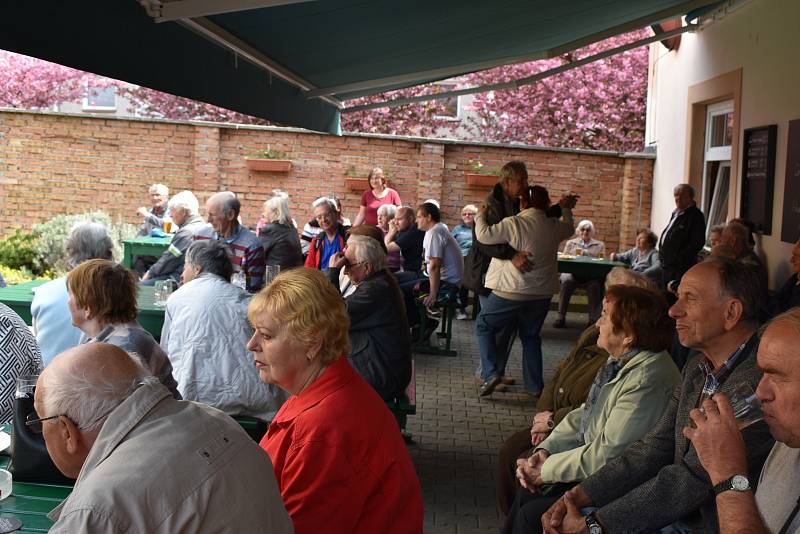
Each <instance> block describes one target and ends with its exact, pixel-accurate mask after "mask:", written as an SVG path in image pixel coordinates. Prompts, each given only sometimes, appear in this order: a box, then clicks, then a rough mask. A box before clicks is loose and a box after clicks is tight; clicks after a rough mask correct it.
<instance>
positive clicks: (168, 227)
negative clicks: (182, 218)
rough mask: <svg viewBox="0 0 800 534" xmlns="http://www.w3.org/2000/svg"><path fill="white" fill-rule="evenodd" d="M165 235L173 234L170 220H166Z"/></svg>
mask: <svg viewBox="0 0 800 534" xmlns="http://www.w3.org/2000/svg"><path fill="white" fill-rule="evenodd" d="M164 233H165V234H171V233H172V221H170V220H168V219H164Z"/></svg>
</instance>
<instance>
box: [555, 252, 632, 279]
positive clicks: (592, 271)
mask: <svg viewBox="0 0 800 534" xmlns="http://www.w3.org/2000/svg"><path fill="white" fill-rule="evenodd" d="M614 267H626V268H627V266H626V265H625V264H624V263H621V262H618V261H611V260H605V259H603V260H601V259H598V258H590V257H588V256H576V257H574V258H563V257H559V258H558V272H560V273H570V274H574V275H576V276H584V277H587V278H600V279H605V277H606V275H607V274H608V272H609V271H610V270H611V269H613V268H614Z"/></svg>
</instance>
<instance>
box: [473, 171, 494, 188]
mask: <svg viewBox="0 0 800 534" xmlns="http://www.w3.org/2000/svg"><path fill="white" fill-rule="evenodd" d="M499 179H500V177H499V176H495V175H494V174H472V173H469V172H468V173H467V185H472V186H475V187H494V184H496V183H497V180H499Z"/></svg>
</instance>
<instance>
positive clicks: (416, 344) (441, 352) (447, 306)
mask: <svg viewBox="0 0 800 534" xmlns="http://www.w3.org/2000/svg"><path fill="white" fill-rule="evenodd" d="M417 308H418V309H419V316H420V327H419V337H418V338H417V339H412V340H411V343H412V346H411V350H412V351H414V352H417V353H419V354H435V355H438V356H456V355H457V354H458V352H457V351H455V350H452V349H451V346H452V343H453V319H454V318H455V316H456V310H457V309H458V295H457V294H455V295H454V296H453V297H451V296H449V295H448V294H440V295H439V298H438V299H437V301H436V308H437V309H439V310H440V311H441V313H442V314H441V317H439V331H438V332H435V334H436V337H437V339H444V348H440V347H439V344H438V343H436V344H431V343H430V338H428V337H426V336H425V322H426V320H427V318H428V310H427V308H426V307H425V304H423V303H422V298H419V299H417Z"/></svg>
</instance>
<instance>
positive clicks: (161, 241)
mask: <svg viewBox="0 0 800 534" xmlns="http://www.w3.org/2000/svg"><path fill="white" fill-rule="evenodd" d="M171 242H172V236H171V235H168V236H166V237H150V236H147V237H134V238H133V239H126V240H125V241H123V242H122V249H123V254H122V265H124V266H125V267H127V268H128V269H131V268H132V267H133V257H134V256H155V257H156V258H158V257H159V256H161V254H163V252H164V251H165V250H167V248H168V247H169V244H170V243H171Z"/></svg>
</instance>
